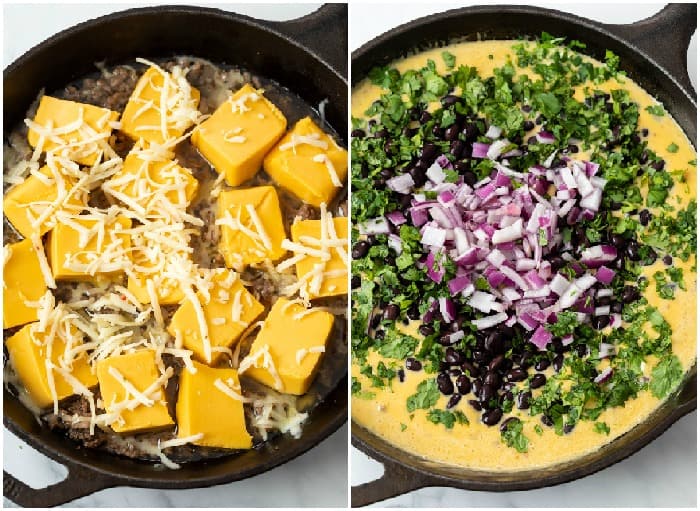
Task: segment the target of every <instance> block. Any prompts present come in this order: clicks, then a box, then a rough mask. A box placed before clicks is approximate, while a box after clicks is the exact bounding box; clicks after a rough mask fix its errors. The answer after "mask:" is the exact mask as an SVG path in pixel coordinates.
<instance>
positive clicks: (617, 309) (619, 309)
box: [610, 302, 622, 314]
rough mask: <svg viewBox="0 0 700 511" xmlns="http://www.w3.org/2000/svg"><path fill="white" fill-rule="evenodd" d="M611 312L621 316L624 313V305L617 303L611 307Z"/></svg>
mask: <svg viewBox="0 0 700 511" xmlns="http://www.w3.org/2000/svg"><path fill="white" fill-rule="evenodd" d="M610 310H611V311H612V312H614V313H616V314H620V313H621V312H622V304H621V303H620V302H615V303H613V304H612V305H611V306H610Z"/></svg>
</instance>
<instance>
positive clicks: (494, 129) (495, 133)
mask: <svg viewBox="0 0 700 511" xmlns="http://www.w3.org/2000/svg"><path fill="white" fill-rule="evenodd" d="M501 133H503V130H502V129H501V128H499V127H498V126H496V125H494V124H492V125H491V126H489V129H487V130H486V134H485V135H486V137H487V138H490V139H493V140H495V139H497V138H498V137H500V136H501Z"/></svg>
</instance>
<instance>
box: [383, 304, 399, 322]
mask: <svg viewBox="0 0 700 511" xmlns="http://www.w3.org/2000/svg"><path fill="white" fill-rule="evenodd" d="M399 312H401V309H399V306H398V305H396V304H395V303H390V304H389V305H387V306H386V309H384V319H388V320H391V321H393V320H395V319H396V318H398V317H399Z"/></svg>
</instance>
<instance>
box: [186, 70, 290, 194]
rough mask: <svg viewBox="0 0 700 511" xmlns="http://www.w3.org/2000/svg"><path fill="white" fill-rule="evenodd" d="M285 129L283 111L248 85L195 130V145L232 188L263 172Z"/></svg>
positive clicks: (193, 141)
mask: <svg viewBox="0 0 700 511" xmlns="http://www.w3.org/2000/svg"><path fill="white" fill-rule="evenodd" d="M286 128H287V119H286V118H285V117H284V115H283V114H282V112H280V111H279V110H278V109H277V107H276V106H275V105H273V104H272V103H271V102H270V101H268V100H267V99H266V98H265V97H264V96H263V95H262V93H261V92H260V91H256V90H255V89H254V88H253V87H251V86H250V85H248V84H246V85H244V86H243V87H242V88H241V89H240V90H239V91H237V92H236V93H235V94H233V95H232V96H231V97H230V98H229V99H228V100H227V101H225V102H224V103H223V104H222V105H221V106H220V107H219V108H217V109H216V111H215V112H214V113H213V114H212V116H211V117H209V118H208V119H207V120H206V121H204V122H203V123H202V124H200V125H199V126H197V128H195V129H194V131H193V132H192V143H193V144H194V145H195V146H196V147H197V149H199V152H201V153H202V155H203V156H204V157H205V158H206V159H207V160H209V162H210V163H211V164H212V165H213V166H214V168H215V169H216V171H217V172H219V173H220V174H224V175H225V176H226V182H227V183H228V184H229V185H231V186H238V185H240V184H241V183H243V182H244V181H247V180H248V179H250V178H251V177H253V176H254V175H255V173H256V172H257V171H258V170H259V169H260V167H261V166H262V162H263V158H264V157H265V154H266V153H267V152H268V151H269V150H270V149H271V148H272V146H274V145H275V142H277V141H278V140H279V138H280V137H281V136H282V134H283V133H284V130H285V129H286Z"/></svg>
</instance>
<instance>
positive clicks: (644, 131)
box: [642, 128, 649, 137]
mask: <svg viewBox="0 0 700 511" xmlns="http://www.w3.org/2000/svg"><path fill="white" fill-rule="evenodd" d="M642 136H643V137H648V136H649V130H648V129H647V128H642Z"/></svg>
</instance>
